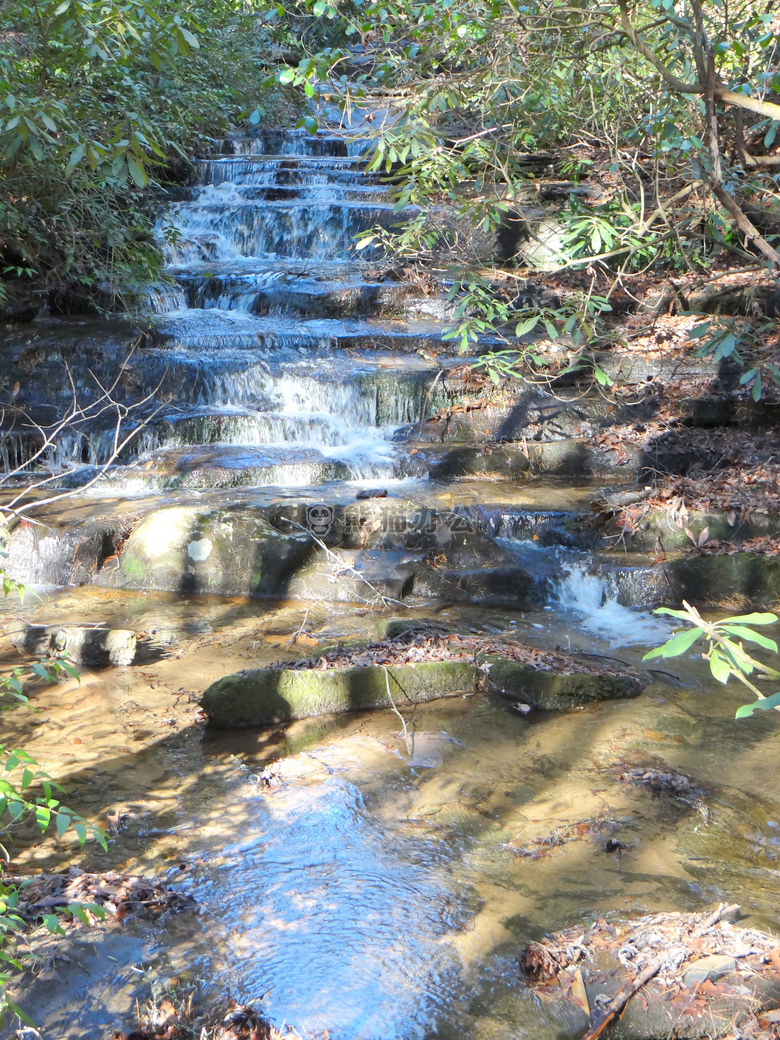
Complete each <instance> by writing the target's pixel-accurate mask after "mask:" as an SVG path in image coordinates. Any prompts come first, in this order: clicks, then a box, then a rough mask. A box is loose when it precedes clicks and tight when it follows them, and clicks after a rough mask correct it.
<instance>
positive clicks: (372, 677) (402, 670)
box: [201, 661, 476, 728]
mask: <svg viewBox="0 0 780 1040" xmlns="http://www.w3.org/2000/svg"><path fill="white" fill-rule="evenodd" d="M388 682H389V687H390V692H391V694H392V698H393V700H394V701H395V703H396V705H397V706H398V707H399V708H400V707H403V706H404V705H409V704H416V703H419V702H421V701H430V700H436V699H438V698H440V697H453V696H463V695H464V694H470V693H473V692H474V690H475V688H476V673H475V670H474V668H473V667H472V665H470V664H467V663H464V662H459V661H429V662H422V663H420V664H409V665H391V666H388V667H387V668H384V667H365V668H332V669H322V670H321V669H311V668H305V669H303V668H302V669H294V668H289V669H288V668H258V669H253V670H249V671H244V672H238V673H237V674H235V675H228V676H225V678H223V679H219V680H217V682H215V683H213V684H212V685H211V686H209V687H208V689H207V690H206V691H205V692H204V694H203V698H202V700H201V705H202V707H203V709H204V711H205V712H206V714H207V716H208V719H209V722H210V723H211V724H212V725H213V726H218V727H220V728H230V727H233V726H264V725H270V724H272V723H275V722H284V721H287V720H290V719H303V718H310V717H312V716H316V715H329V714H334V713H341V712H346V711H361V710H365V709H368V708H389V707H391V704H390V698H389V697H388V692H387V691H388Z"/></svg>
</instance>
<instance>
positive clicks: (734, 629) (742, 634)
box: [718, 625, 777, 653]
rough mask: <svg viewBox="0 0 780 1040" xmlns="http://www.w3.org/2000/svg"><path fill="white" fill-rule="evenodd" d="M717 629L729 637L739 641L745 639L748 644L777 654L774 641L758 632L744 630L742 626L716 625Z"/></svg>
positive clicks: (748, 629)
mask: <svg viewBox="0 0 780 1040" xmlns="http://www.w3.org/2000/svg"><path fill="white" fill-rule="evenodd" d="M718 628H719V629H721V628H722V630H723V631H724V632H728V634H729V635H730V636H737V637H738V638H740V639H747V640H748V642H750V643H757V644H758V645H759V646H763V647H764V649H765V650H772V651H773V652H774V653H777V643H776V642H775V641H774V639H769V637H768V636H762V635H761V633H760V632H754V631H753V630H752V629H750V628H746V627H745V626H743V625H718Z"/></svg>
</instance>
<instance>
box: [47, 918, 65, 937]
mask: <svg viewBox="0 0 780 1040" xmlns="http://www.w3.org/2000/svg"><path fill="white" fill-rule="evenodd" d="M42 920H43V926H44V928H45V929H46V930H47V931H48V933H49V935H64V934H65V929H64V928H63V927H62V925H61V924H60V921H59V918H58V917H57V915H56V914H44V915H43V918H42Z"/></svg>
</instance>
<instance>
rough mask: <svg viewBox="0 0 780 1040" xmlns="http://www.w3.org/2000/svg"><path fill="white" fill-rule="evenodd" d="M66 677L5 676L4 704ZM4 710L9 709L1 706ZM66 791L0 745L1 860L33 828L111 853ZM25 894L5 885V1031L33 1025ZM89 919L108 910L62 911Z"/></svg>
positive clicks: (42, 666)
mask: <svg viewBox="0 0 780 1040" xmlns="http://www.w3.org/2000/svg"><path fill="white" fill-rule="evenodd" d="M6 534H7V525H6V521H5V518H3V517H2V516H0V581H2V587H3V594H4V595H5V596H9V595H12V594H16V595H18V596H19V597H20V598H22V599H23V598H24V596H25V593H26V591H27V590H26V589H25V586H24V585H22V584H21V583H20V582H17V581H15V580H14V579H13V578H10V577H9V576H8V575H7V574H6V573H5V570H4V568H3V567H2V562H1V560H2V557H3V556H4V555H5V552H4V550H3V545H4V540H5V535H6ZM62 676H70V677H71V678H75V679H78V671H77V669H76V667H75V666H74V665H73V663H72V662H70V661H68V660H67V658H65V657H64V656H61V657H50V658H46V659H43V660H39V661H34V662H32V663H31V664H30V665H27V666H20V667H16V668H12V669H10V670H9V671H7V672H5V673H0V702H1V701H2V699H3V698H6V699H10V700H12V701H16V702H21V703H24V704H26V703H28V698H27V696H26V694H25V693H24V688H25V683H26V682H29V681H31V680H35V679H37V680H43V681H44V682H56V681H57V680H58V679H60V678H61V677H62ZM0 707H4V706H3V705H1V704H0ZM62 794H64V788H63V787H62V786H61V785H60V784H58V783H57V782H56V781H55V780H53V779H52V778H51V776H50V775H49V774H48V773H47V772H45V770H43V769H41V768H40V766H39V764H38V762H37V761H36V760H35V759H34V758H33V757H32V755H30V754H29V753H28V752H26V751H25V750H23V749H22V748H15V749H13V750H9V749H8V748H6V747H5V746H3V745H2V744H0V833H1V834H2V835H3V840H2V841H0V857H2V859H4V860H5V861H6V862H7V861H8V860H10V853H9V849H8V845H10V842H11V841H12V839H13V836H14V833H15V832H16V831H18V830H19V829H21V828H25V827H27V826H29V825H30V824H32V825H33V826H34V827H35V828H36V829H37V830H38V831H39V832H40V833H41V834H45V833H46V832H47V831H48V830H50V829H53V830H54V832H55V833H56V834H57V837H58V838H62V837H64V836H65V835H66V833H67V832H69V831H71V830H72V831H73V832H74V833H75V835H76V838H77V840H78V842H79V845H82V846H83V845H84V844H85V842H86V841H87V840H88V838H92V839H93V840H95V841H97V842H98V844H99V845H100V846H101V847H102V848H104V849H105V848H106V847H107V844H106V835H105V832H104V831H103V830H102V829H101V828H99V827H95V826H93V825H92V824H90V823H89V822H87V821H86V820H85V819H84V818H83V817H82V816H80V815H79V814H78V813H76V812H74V811H73V810H72V809H70V808H68V806H67V805H65V804H64V803H63V802H62V800H61V795H62ZM18 901H19V888H18V887H15V886H13V885H6V884H4V883H2V881H0V1026H2V1024H3V1022H4V1020H5V1018H6V1016H7V1015H8V1014H9V1013H10V1014H12V1015H17V1016H18V1017H19V1018H20V1019H22V1020H23V1021H25V1022H28V1023H29V1024H32V1023H31V1022H30V1019H29V1018H28V1017H27V1015H26V1014H25V1013H24V1012H23V1011H22V1010H21V1008H19V1007H18V1006H17V1005H16V1004H15V1003H14V1002H13V1001H12V1000H11V999H10V997H9V995H8V987H9V985H10V984H11V983H12V981H13V978H14V975H15V974H16V973H17V972H19V971H21V970H22V969H23V967H24V960H25V954H24V953H22V954H19V953H18V952H17V951H16V950H12V947H13V946H14V944H15V937H16V935H17V934H18V933H19V932H20V931H22V930H23V929H24V927H25V926H26V922H25V921H24V919H23V918H22V917H21V916H20V915H19V914H18V913H17V911H16V907H17V904H18ZM88 911H89V913H92V914H93V915H94V916H95V917H101V918H102V917H104V916H105V913H104V911H103V910H102V908H100V907H98V906H93V905H92V904H81V903H72V904H70V905H68V906H65V907H62V908H59V912H60V913H61V914H64V915H65V916H69V917H72V918H75V919H78V920H80V921H82V922H84V923H85V924H88V923H89V916H88ZM42 922H43V924H44V926H45V927H46V928H47V929H48V930H49V932H51V933H52V934H61V933H62V927H61V925H60V923H59V918H58V916H57V914H45V915H43V916H42Z"/></svg>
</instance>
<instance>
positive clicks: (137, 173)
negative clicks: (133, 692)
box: [63, 154, 149, 675]
mask: <svg viewBox="0 0 780 1040" xmlns="http://www.w3.org/2000/svg"><path fill="white" fill-rule="evenodd" d="M127 168H128V170H129V171H130V176H131V177H132V178H133V181H134V183H135V184H136V185H137V186H138V187H139V188H145V187H146V185H147V184H148V183H149V178H148V176H147V174H146V170H145V169H144V168H143V166H142V165H141V163H139V161H138V159H136V157H135V156H134V155H129V154H128V156H127ZM63 667H64V668H65V670H66V671H68V672H69V674H72V673H71V672H70V671H69V669H68V667H67V663H66V662H64V663H63ZM71 667H72V666H71ZM76 674H77V675H78V672H77V673H76Z"/></svg>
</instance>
